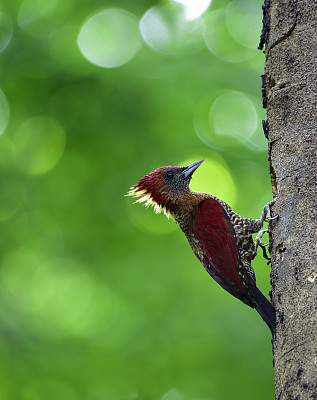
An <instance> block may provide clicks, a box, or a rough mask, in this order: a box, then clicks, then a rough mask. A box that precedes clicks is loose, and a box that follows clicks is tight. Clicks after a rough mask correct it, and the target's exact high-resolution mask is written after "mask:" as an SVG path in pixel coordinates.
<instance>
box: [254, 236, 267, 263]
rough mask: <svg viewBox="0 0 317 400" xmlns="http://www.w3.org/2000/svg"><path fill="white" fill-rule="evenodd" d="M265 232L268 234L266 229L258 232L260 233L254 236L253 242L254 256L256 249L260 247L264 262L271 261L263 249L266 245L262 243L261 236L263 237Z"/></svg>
mask: <svg viewBox="0 0 317 400" xmlns="http://www.w3.org/2000/svg"><path fill="white" fill-rule="evenodd" d="M266 232H269V230H268V229H262V231H260V232H259V233H258V234H257V236H256V238H255V241H254V246H255V248H254V250H255V254H256V252H257V249H258V247H259V246H260V247H261V249H262V252H263V257H264V258H265V259H266V260H271V258H270V257H268V255H267V252H266V248H265V247H266V246H268V243H266V244H264V243H263V242H262V236H263V235H264V233H266Z"/></svg>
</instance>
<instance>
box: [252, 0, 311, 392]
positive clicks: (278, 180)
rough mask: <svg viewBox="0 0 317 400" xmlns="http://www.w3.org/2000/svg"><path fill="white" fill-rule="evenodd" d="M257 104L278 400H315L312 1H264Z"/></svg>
mask: <svg viewBox="0 0 317 400" xmlns="http://www.w3.org/2000/svg"><path fill="white" fill-rule="evenodd" d="M263 12H264V13H263V32H262V36H261V43H260V48H262V47H263V44H265V56H266V62H265V75H264V79H263V103H264V106H266V107H267V118H268V120H267V122H266V123H264V128H265V129H264V130H265V132H266V134H267V136H268V148H269V163H270V171H271V180H272V188H273V196H274V198H275V200H276V203H275V205H274V207H273V215H274V212H275V213H277V214H279V220H278V221H277V222H274V221H272V222H271V223H270V228H271V239H270V246H271V257H272V275H271V277H272V301H273V304H274V306H275V308H276V310H277V332H276V339H275V340H274V343H273V349H274V361H275V393H276V399H278V400H284V399H285V400H292V399H294V400H295V399H296V400H304V399H317V266H316V260H317V251H316V220H317V218H316V208H317V204H316V202H317V189H316V179H317V167H316V158H317V157H316V156H317V118H316V112H317V86H316V82H317V2H316V1H314V0H265V4H264V7H263Z"/></svg>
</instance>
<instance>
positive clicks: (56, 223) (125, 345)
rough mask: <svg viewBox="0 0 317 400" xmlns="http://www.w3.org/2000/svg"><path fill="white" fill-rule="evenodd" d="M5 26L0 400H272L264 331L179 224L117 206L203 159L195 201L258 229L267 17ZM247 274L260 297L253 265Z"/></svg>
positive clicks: (5, 17) (232, 13) (225, 11)
mask: <svg viewBox="0 0 317 400" xmlns="http://www.w3.org/2000/svg"><path fill="white" fill-rule="evenodd" d="M152 7H156V8H154V9H153V8H152ZM113 8H115V9H116V10H114V11H113V10H110V11H109V9H113ZM118 9H120V10H118ZM150 9H151V12H149V10H150ZM122 10H125V12H123V11H122ZM0 11H1V14H0V51H1V53H0V77H1V84H0V88H1V92H0V131H1V132H2V135H1V137H0V166H1V169H0V173H1V191H0V223H1V240H0V248H1V264H0V302H1V306H0V397H1V398H2V399H5V400H20V399H21V400H39V399H56V400H57V399H58V400H77V399H87V400H104V399H106V400H107V399H109V400H117V399H122V400H124V399H126V400H128V399H140V400H141V399H144V400H147V399H149V400H151V399H153V400H207V399H208V400H228V399H234V400H237V399H243V400H253V399H257V400H262V399H263V400H264V399H269V398H273V396H274V395H273V392H274V383H273V367H272V352H271V342H270V332H269V330H268V328H267V327H266V326H265V324H264V323H263V321H262V320H261V318H260V317H259V315H257V313H256V312H255V311H254V310H252V309H251V308H248V307H246V306H245V305H243V304H242V303H241V302H239V301H238V300H236V299H234V298H233V297H231V296H229V295H228V294H227V293H226V292H225V291H224V290H223V289H221V288H220V287H219V286H218V285H217V284H216V283H215V282H214V281H213V280H212V279H211V278H210V277H209V276H208V274H206V272H205V271H204V269H203V267H202V265H200V264H199V262H198V260H197V259H196V257H195V256H194V254H193V253H192V251H191V249H190V247H189V245H188V243H187V241H186V239H185V237H184V236H183V234H182V232H181V231H180V230H179V229H178V227H177V226H176V225H175V223H174V222H173V221H172V220H167V219H166V218H165V216H163V215H155V214H154V213H153V211H152V210H151V209H146V208H144V207H141V206H140V205H138V204H137V205H133V199H132V198H129V197H124V194H125V193H126V192H127V191H128V189H129V187H130V186H131V185H132V184H134V183H136V182H137V181H138V179H139V178H141V177H142V176H143V175H145V174H146V173H148V172H150V171H151V170H153V169H155V168H157V167H160V166H163V165H186V164H188V163H190V162H193V161H196V160H200V159H202V158H204V159H205V160H206V161H205V163H203V164H202V166H201V167H200V168H199V169H198V170H197V172H196V173H195V174H194V177H193V180H192V183H191V188H192V189H194V190H199V191H204V192H208V193H212V194H214V195H217V196H219V197H221V198H222V199H223V200H225V201H227V202H228V203H229V204H230V205H231V206H232V208H234V210H235V211H237V212H238V213H240V214H242V215H243V216H245V217H253V218H258V217H259V216H260V214H261V211H262V207H263V205H264V204H265V203H266V202H267V201H269V200H270V199H271V189H270V179H269V170H268V162H267V145H266V140H265V138H264V135H263V131H262V125H261V121H262V119H265V112H264V110H263V109H262V103H261V101H262V100H261V78H260V75H261V74H262V73H263V66H264V55H263V54H262V53H261V52H260V51H258V50H256V47H257V45H258V41H259V36H260V31H261V19H262V15H261V2H258V1H254V0H235V1H232V2H229V1H225V0H214V1H213V2H212V3H211V5H210V7H209V9H208V10H207V11H206V12H205V13H204V14H202V15H201V16H200V17H199V18H196V19H194V20H193V21H189V20H188V18H190V17H189V16H188V15H187V17H186V15H185V16H184V9H183V8H182V6H181V5H180V4H176V3H172V2H155V1H146V0H138V1H127V0H126V1H123V0H116V1H114V0H113V1H90V2H81V1H75V0H54V1H53V0H52V1H45V0H42V1H40V0H37V1H36V0H24V1H23V2H21V1H11V0H10V1H9V0H6V1H4V2H2V4H1V7H0ZM185 11H186V10H185ZM147 12H149V13H148V14H146V13H147ZM99 13H101V14H99ZM96 14H97V15H101V16H102V18H104V17H105V18H106V21H107V23H103V20H102V18H101V22H100V21H97V22H96V20H94V19H92V20H90V18H91V17H94V16H95V15H96ZM146 15H147V17H146ZM153 16H154V17H153ZM151 17H153V18H154V19H151ZM155 18H156V19H155ZM186 18H187V19H186ZM139 20H141V21H142V22H141V26H142V29H141V33H139V29H138V23H139ZM89 21H90V22H89ZM155 21H156V24H155V23H154V22H155ZM85 24H86V25H85ZM85 29H86V30H85ZM87 32H88V33H87ZM80 34H81V35H82V36H80ZM111 46H112V47H111ZM110 47H111V49H112V50H111V51H112V52H110V53H109V54H108V55H107V57H108V58H107V57H106V58H104V57H103V55H104V53H107V51H108V50H107V49H109V48H110ZM87 52H88V53H87ZM87 54H90V55H89V56H87ZM129 54H130V55H129ZM127 55H129V57H128V58H129V59H126V56H127ZM87 57H88V58H90V61H89V60H88V59H87ZM91 61H92V62H91ZM111 62H112V63H117V64H120V63H121V64H120V65H118V66H114V67H112V68H108V67H107V66H108V65H104V64H105V63H111ZM98 63H99V64H100V63H103V66H100V65H97V64H98ZM112 66H113V65H112ZM265 240H267V237H265ZM259 253H260V252H259ZM253 266H254V268H255V271H256V275H257V280H258V284H259V287H260V288H261V290H262V291H263V292H264V293H265V294H267V293H268V291H269V267H268V266H267V265H266V262H265V260H263V259H262V257H261V255H260V254H259V255H258V257H257V258H256V260H254V263H253Z"/></svg>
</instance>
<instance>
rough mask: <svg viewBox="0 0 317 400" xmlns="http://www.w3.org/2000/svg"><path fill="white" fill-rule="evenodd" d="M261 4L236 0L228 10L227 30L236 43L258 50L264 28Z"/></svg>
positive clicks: (230, 4)
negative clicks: (262, 28)
mask: <svg viewBox="0 0 317 400" xmlns="http://www.w3.org/2000/svg"><path fill="white" fill-rule="evenodd" d="M260 10H261V2H259V1H254V0H253V1H245V0H234V1H232V2H231V3H229V4H228V6H227V8H226V25H227V29H228V31H229V33H230V35H231V37H232V39H234V40H235V41H237V42H239V43H240V44H241V45H242V46H245V47H248V48H249V49H253V50H254V49H256V48H257V47H258V44H259V36H260V33H261V27H262V13H261V12H260Z"/></svg>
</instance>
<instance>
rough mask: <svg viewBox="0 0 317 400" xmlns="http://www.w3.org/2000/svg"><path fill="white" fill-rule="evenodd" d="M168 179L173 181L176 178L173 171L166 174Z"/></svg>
mask: <svg viewBox="0 0 317 400" xmlns="http://www.w3.org/2000/svg"><path fill="white" fill-rule="evenodd" d="M166 178H168V179H173V178H174V172H172V171H168V172H166Z"/></svg>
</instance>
